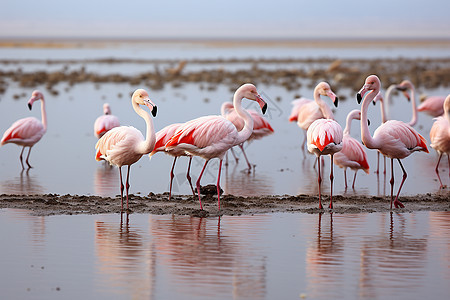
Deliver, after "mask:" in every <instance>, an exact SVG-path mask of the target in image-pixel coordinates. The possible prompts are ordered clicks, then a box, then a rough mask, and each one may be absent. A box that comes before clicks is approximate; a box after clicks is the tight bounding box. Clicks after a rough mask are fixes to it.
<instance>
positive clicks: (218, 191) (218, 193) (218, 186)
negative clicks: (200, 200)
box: [217, 160, 222, 210]
mask: <svg viewBox="0 0 450 300" xmlns="http://www.w3.org/2000/svg"><path fill="white" fill-rule="evenodd" d="M220 173H222V160H220V162H219V173H218V174H217V204H218V206H219V210H220Z"/></svg>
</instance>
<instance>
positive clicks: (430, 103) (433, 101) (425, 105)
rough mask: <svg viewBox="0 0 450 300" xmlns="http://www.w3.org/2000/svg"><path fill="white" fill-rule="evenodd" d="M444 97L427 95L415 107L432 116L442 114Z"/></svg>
mask: <svg viewBox="0 0 450 300" xmlns="http://www.w3.org/2000/svg"><path fill="white" fill-rule="evenodd" d="M445 99H446V98H445V97H442V96H431V97H428V98H426V99H425V100H424V101H423V102H422V103H421V104H420V105H419V106H418V107H417V110H418V111H421V112H424V113H426V114H428V115H430V116H432V117H434V118H436V117H439V116H442V115H443V114H444V109H443V107H444V101H445Z"/></svg>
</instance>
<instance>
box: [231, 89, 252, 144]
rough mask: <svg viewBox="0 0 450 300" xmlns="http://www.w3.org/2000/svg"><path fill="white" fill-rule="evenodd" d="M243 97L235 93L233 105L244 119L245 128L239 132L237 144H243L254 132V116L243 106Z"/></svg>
mask: <svg viewBox="0 0 450 300" xmlns="http://www.w3.org/2000/svg"><path fill="white" fill-rule="evenodd" d="M243 98H244V97H242V96H241V95H240V94H239V93H236V94H234V98H233V106H234V109H235V111H236V113H237V114H238V115H239V117H241V118H242V119H243V120H244V128H242V130H241V131H239V132H238V136H237V141H236V145H239V144H242V143H243V142H245V141H246V140H248V138H249V137H250V136H251V135H252V132H253V118H252V117H251V116H250V114H249V113H248V112H247V111H246V110H245V109H243V108H242V99H243Z"/></svg>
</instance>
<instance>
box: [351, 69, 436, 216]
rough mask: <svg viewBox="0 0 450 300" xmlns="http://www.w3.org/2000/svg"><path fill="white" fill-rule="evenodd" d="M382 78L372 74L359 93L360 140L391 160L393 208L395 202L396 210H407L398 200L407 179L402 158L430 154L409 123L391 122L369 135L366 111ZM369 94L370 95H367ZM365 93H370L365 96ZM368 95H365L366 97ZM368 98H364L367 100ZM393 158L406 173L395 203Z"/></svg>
mask: <svg viewBox="0 0 450 300" xmlns="http://www.w3.org/2000/svg"><path fill="white" fill-rule="evenodd" d="M380 86H381V83H380V79H379V78H378V77H377V76H376V75H370V76H368V77H367V78H366V80H365V82H364V86H363V87H362V88H361V90H360V91H359V92H358V94H357V96H356V97H357V100H358V103H360V102H361V100H362V99H364V100H363V102H362V105H361V139H362V141H363V143H364V145H365V146H366V147H367V148H369V149H378V151H380V152H381V154H383V155H384V156H387V157H389V158H390V159H391V180H390V183H391V206H390V207H391V209H392V203H394V206H395V207H396V208H398V207H399V206H400V207H405V206H404V205H403V203H401V202H400V201H399V200H398V196H399V195H400V191H401V189H402V186H403V183H404V182H405V180H406V177H407V174H406V171H405V168H403V164H402V162H401V159H403V158H405V157H408V156H409V155H410V154H411V153H413V152H415V151H424V152H427V153H428V148H427V145H426V142H427V141H426V140H425V138H424V137H423V136H421V135H420V134H419V133H418V132H417V131H416V130H414V128H412V127H411V126H409V125H408V124H406V123H404V122H402V121H397V120H389V121H386V123H383V124H381V125H380V127H378V128H377V129H376V130H375V132H374V135H373V137H372V136H371V135H370V132H369V126H368V125H367V110H368V107H369V104H370V102H371V101H372V100H373V99H374V97H375V96H376V95H377V94H378V93H379V92H380ZM368 92H369V93H368ZM366 93H368V94H367V95H366ZM365 95H366V96H365ZM364 96H365V97H364ZM394 159H397V161H398V163H399V164H400V167H401V169H402V171H403V179H402V182H401V183H400V187H399V189H398V192H397V196H396V197H395V200H394V196H393V195H394V194H393V193H394Z"/></svg>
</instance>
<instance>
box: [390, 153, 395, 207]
mask: <svg viewBox="0 0 450 300" xmlns="http://www.w3.org/2000/svg"><path fill="white" fill-rule="evenodd" d="M390 183H391V209H392V202H393V200H394V159H393V158H391V181H390Z"/></svg>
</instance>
